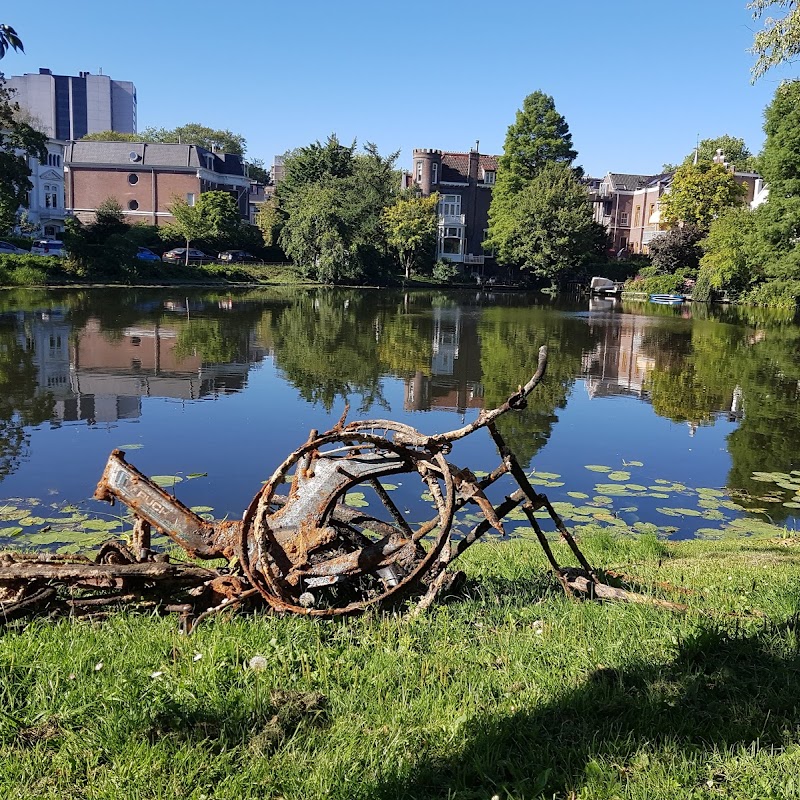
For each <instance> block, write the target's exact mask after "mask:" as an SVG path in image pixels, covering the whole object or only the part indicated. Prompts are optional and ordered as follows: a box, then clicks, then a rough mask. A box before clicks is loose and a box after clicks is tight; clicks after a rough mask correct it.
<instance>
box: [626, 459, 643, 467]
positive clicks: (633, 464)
mask: <svg viewBox="0 0 800 800" xmlns="http://www.w3.org/2000/svg"><path fill="white" fill-rule="evenodd" d="M622 463H623V464H624V465H625V466H626V467H643V466H644V464H643V463H642V462H641V461H625V459H623V460H622Z"/></svg>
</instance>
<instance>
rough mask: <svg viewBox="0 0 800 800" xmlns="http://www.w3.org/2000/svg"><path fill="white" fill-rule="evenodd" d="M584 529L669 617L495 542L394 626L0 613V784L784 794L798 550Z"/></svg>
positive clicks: (216, 793) (565, 794) (37, 790)
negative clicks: (576, 584)
mask: <svg viewBox="0 0 800 800" xmlns="http://www.w3.org/2000/svg"><path fill="white" fill-rule="evenodd" d="M584 544H585V549H586V550H587V552H588V553H589V554H590V556H591V558H593V559H594V560H595V561H596V562H597V563H600V564H602V565H603V566H605V567H609V568H613V567H616V568H619V569H624V570H625V571H626V572H628V573H629V574H631V575H635V576H636V577H637V578H638V579H639V580H640V581H641V583H642V585H643V586H646V587H652V586H654V582H655V581H656V580H658V581H668V582H670V583H673V584H680V585H682V586H685V587H689V588H691V589H693V590H694V592H693V593H690V594H686V595H682V594H677V595H676V594H674V593H673V594H670V593H669V592H667V593H666V594H664V595H663V596H665V597H670V598H671V599H678V600H682V601H684V602H687V603H688V604H689V605H690V607H691V608H690V611H689V612H688V613H685V614H678V613H674V612H669V611H664V610H660V609H658V608H655V607H650V606H635V605H599V604H595V603H589V602H575V601H572V600H570V599H568V598H566V597H565V596H564V595H563V593H562V592H561V590H560V588H558V587H557V586H556V585H555V584H554V581H553V580H552V578H551V577H550V576H549V573H548V572H547V571H546V569H545V564H544V561H543V559H542V557H541V555H540V551H539V549H538V547H537V546H536V545H535V544H534V543H531V542H527V541H515V542H511V543H500V544H491V543H482V544H479V545H477V546H475V547H474V548H472V550H471V551H469V552H468V553H467V555H466V556H465V557H464V559H463V564H462V567H463V568H464V569H466V571H467V573H468V583H467V589H466V590H465V593H464V596H462V597H460V598H458V599H455V600H452V601H450V602H448V603H446V604H443V605H439V606H436V607H434V608H433V609H432V610H431V611H430V612H428V613H427V614H425V615H422V616H420V617H418V618H415V619H407V618H403V617H397V616H378V615H375V616H367V617H362V618H360V619H354V620H345V621H338V622H319V621H310V620H302V619H295V618H279V617H269V616H266V615H263V614H262V615H257V616H251V617H234V618H233V619H231V620H227V619H218V620H216V621H212V622H209V623H207V624H203V625H202V626H201V627H200V628H199V629H198V630H197V631H196V633H194V634H193V635H192V636H190V637H188V638H187V637H182V636H180V635H179V634H178V632H177V624H176V620H175V619H174V618H165V619H159V618H153V617H143V616H135V615H132V614H127V613H120V614H116V615H114V616H112V617H111V618H110V619H108V620H106V621H104V622H102V623H89V622H69V621H62V622H58V623H52V622H47V621H39V622H36V623H33V624H31V625H29V626H28V627H20V626H17V627H10V628H6V629H5V632H4V633H3V635H2V639H0V753H2V755H1V756H0V796H2V797H3V798H26V799H27V798H194V800H200V798H206V799H207V800H211V798H219V799H221V798H231V799H233V798H236V799H237V800H238V799H239V798H278V797H283V798H286V799H287V800H294V798H298V799H299V798H303V800H305V799H307V798H342V799H343V800H344V798H348V800H349V799H350V798H387V800H388V798H430V797H442V798H446V797H459V798H487V800H488V798H491V797H493V796H497V797H500V798H510V797H514V798H523V797H525V798H532V797H540V796H542V797H548V798H550V797H553V796H555V797H559V798H575V799H577V798H643V799H644V798H648V800H652V798H676V797H681V798H683V797H693V798H720V797H736V798H773V797H774V798H790V797H800V774H798V764H800V654H799V653H798V633H797V622H798V618H797V614H798V611H800V542H798V540H797V539H793V538H786V539H759V540H747V541H741V540H740V541H725V542H714V543H709V542H692V543H677V544H663V543H661V542H658V541H657V540H656V539H654V538H653V539H650V538H643V539H638V540H632V539H620V538H616V539H615V538H611V535H610V534H606V533H598V534H597V535H594V536H591V537H589V538H588V539H587V540H586V541H585V543H584ZM565 560H566V558H565ZM659 591H667V590H659Z"/></svg>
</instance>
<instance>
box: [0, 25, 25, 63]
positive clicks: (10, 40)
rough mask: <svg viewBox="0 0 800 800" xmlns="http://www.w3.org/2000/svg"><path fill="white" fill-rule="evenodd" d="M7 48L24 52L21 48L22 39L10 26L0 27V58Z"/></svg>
mask: <svg viewBox="0 0 800 800" xmlns="http://www.w3.org/2000/svg"><path fill="white" fill-rule="evenodd" d="M9 48H12V49H14V50H19V51H21V52H23V53H24V52H25V48H24V47H23V46H22V39H20V38H19V36H18V35H17V32H16V31H15V30H14V29H13V28H12V27H11V26H10V25H0V58H2V57H3V56H4V55H5V54H6V52H7V51H8V49H9Z"/></svg>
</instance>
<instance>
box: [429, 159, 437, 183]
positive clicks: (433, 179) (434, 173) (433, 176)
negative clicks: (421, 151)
mask: <svg viewBox="0 0 800 800" xmlns="http://www.w3.org/2000/svg"><path fill="white" fill-rule="evenodd" d="M431 183H439V165H438V164H437V163H436V162H434V163H433V164H431Z"/></svg>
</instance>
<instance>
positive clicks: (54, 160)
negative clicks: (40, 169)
mask: <svg viewBox="0 0 800 800" xmlns="http://www.w3.org/2000/svg"><path fill="white" fill-rule="evenodd" d="M47 166H48V167H60V166H61V156H57V155H56V154H55V153H48V154H47Z"/></svg>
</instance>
